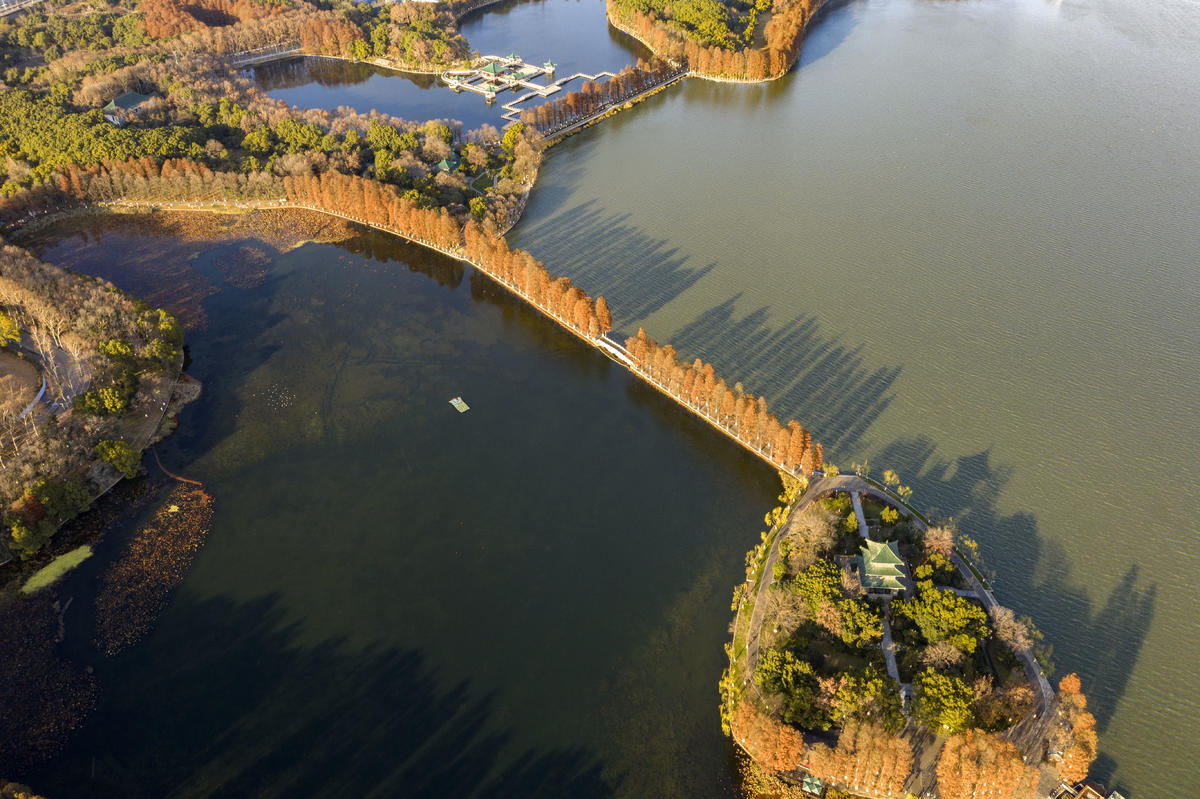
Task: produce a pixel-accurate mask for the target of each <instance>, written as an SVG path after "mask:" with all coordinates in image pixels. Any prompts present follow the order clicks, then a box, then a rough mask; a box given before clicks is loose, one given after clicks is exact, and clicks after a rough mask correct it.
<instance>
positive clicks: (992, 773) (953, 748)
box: [937, 730, 1038, 799]
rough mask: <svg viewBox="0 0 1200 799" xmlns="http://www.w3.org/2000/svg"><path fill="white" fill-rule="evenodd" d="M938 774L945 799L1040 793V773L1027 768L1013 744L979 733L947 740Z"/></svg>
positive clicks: (1023, 798) (1008, 798)
mask: <svg viewBox="0 0 1200 799" xmlns="http://www.w3.org/2000/svg"><path fill="white" fill-rule="evenodd" d="M937 775H938V793H939V794H940V795H941V796H942V798H943V799H971V798H972V797H976V796H992V797H996V799H1027V798H1028V797H1032V796H1033V795H1034V794H1035V793H1036V792H1037V783H1038V770H1037V769H1036V768H1034V767H1033V766H1029V765H1026V763H1025V762H1024V761H1023V760H1022V759H1021V753H1020V752H1018V751H1017V748H1016V747H1015V746H1013V744H1012V743H1011V742H1009V741H1006V740H1004V739H1002V738H1000V737H998V736H995V735H991V734H989V733H985V732H980V731H978V730H967V731H966V732H964V733H963V734H962V735H955V736H953V737H952V738H950V739H949V740H948V741H946V745H945V746H943V747H942V752H941V755H940V756H939V757H938V765H937Z"/></svg>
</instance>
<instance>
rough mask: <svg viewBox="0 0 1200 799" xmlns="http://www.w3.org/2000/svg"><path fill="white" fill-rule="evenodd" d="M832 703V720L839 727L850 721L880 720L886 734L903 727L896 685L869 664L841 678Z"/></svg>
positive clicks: (898, 692)
mask: <svg viewBox="0 0 1200 799" xmlns="http://www.w3.org/2000/svg"><path fill="white" fill-rule="evenodd" d="M843 676H844V679H843V680H842V684H841V685H840V686H839V687H838V690H837V693H836V694H835V696H834V700H833V720H834V722H835V723H837V724H838V725H839V726H842V725H844V724H845V723H846V722H847V721H849V720H850V719H855V718H858V719H863V720H874V721H881V722H882V723H883V726H884V727H885V728H886V729H887V730H888V731H889V732H899V730H900V729H901V728H902V727H903V726H904V716H903V713H902V706H901V702H900V684H899V683H898V682H896V681H895V680H893V679H892V678H891V677H889V676H888V675H887V674H883V673H881V672H880V671H879V669H878V668H876V667H875V666H873V665H869V666H867V667H866V668H865V669H864V670H862V671H860V672H851V673H849V674H845V675H843Z"/></svg>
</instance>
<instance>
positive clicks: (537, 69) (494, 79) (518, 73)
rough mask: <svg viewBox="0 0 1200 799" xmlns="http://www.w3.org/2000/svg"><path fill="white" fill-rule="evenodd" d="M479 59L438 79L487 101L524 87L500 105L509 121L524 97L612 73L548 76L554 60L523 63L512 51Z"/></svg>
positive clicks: (546, 94)
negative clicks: (469, 65) (475, 64)
mask: <svg viewBox="0 0 1200 799" xmlns="http://www.w3.org/2000/svg"><path fill="white" fill-rule="evenodd" d="M483 61H484V64H483V65H482V66H479V67H475V68H472V69H448V70H446V71H445V72H443V73H442V74H441V76H440V78H441V81H442V83H445V84H446V85H447V86H449V87H450V88H451V89H453V90H454V91H456V92H473V93H475V94H478V95H481V96H482V97H483V98H484V99H485V100H487V101H488V102H489V103H490V102H493V101H494V100H495V99H496V95H497V94H499V93H500V92H504V91H511V92H513V93H514V94H516V93H517V92H518V91H520V90H522V89H524V90H525V93H524V94H520V95H518V96H517V97H515V98H513V99H512V100H510V101H509V102H507V103H505V104H504V105H503V106H501V108H503V109H504V113H503V114H501V118H503V119H506V120H508V121H509V122H516V121H517V120H518V118H519V117H520V110H519V109H518V108H517V106H518V105H520V104H521V103H523V102H525V101H527V100H530V99H532V98H535V97H537V98H541V99H545V98H547V97H549V96H550V95H552V94H555V93H557V92H560V91H562V89H563V87H564V86H566V85H567V84H569V83H570V82H571V81H574V80H596V79H597V78H605V77H608V78H611V77H613V74H612V73H611V72H600V73H598V74H596V75H588V74H587V73H584V72H576V73H575V74H574V75H568V76H567V77H565V78H558V79H552V76H553V75H554V64H552V63H550V62H546V63H545V64H543V65H542V66H538V65H537V64H527V63H526V62H525V61H523V60H521V57H520V56H519V55H516V54H515V53H514V54H512V55H507V56H499V55H485V56H483ZM538 78H544V79H545V82H544V83H538V82H536V81H537V79H538Z"/></svg>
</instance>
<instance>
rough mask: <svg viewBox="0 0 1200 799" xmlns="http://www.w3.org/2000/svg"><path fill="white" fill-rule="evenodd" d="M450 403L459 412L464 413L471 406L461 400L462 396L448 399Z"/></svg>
mask: <svg viewBox="0 0 1200 799" xmlns="http://www.w3.org/2000/svg"><path fill="white" fill-rule="evenodd" d="M450 404H451V405H453V406H454V410H456V411H458V412H459V413H466V412H467V411H469V410H471V406H470V405H468V404H467V403H465V402H463V398H462V397H455V398H454V399H452V400H450Z"/></svg>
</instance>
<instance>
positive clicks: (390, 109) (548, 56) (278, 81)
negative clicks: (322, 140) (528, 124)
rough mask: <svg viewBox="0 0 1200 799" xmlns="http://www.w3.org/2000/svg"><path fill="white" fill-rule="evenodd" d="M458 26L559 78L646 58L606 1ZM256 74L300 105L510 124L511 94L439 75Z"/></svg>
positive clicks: (571, 1)
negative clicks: (609, 15)
mask: <svg viewBox="0 0 1200 799" xmlns="http://www.w3.org/2000/svg"><path fill="white" fill-rule="evenodd" d="M459 30H460V31H461V32H462V34H463V35H464V36H465V37H467V42H468V44H469V45H470V47H471V50H472V51H474V52H477V53H482V54H484V55H508V54H509V53H516V54H518V55H520V56H521V57H522V58H523V59H525V61H526V62H527V63H531V64H539V65H540V64H543V63H545V62H546V61H552V62H554V64H555V65H556V66H555V78H565V77H570V76H571V75H574V74H576V73H580V72H582V73H584V74H587V75H595V74H597V73H600V72H617V71H618V70H620V69H621V68H622V67H624V66H625V65H627V64H631V63H634V62H636V61H637V59H638V58H645V57H648V56H649V52H648V51H647V50H646V49H645V48H643V47H642V46H641V44H639V43H638V42H637V40H635V39H632V38H630V37H628V36H626V35H625V34H623V33H621V32H619V31H616V30H613V29H611V28H609V27H608V23H607V22H606V20H605V17H604V3H603V2H595V0H586V1H585V0H550V1H549V2H537V1H535V2H530V1H529V0H525V2H509V3H503V4H500V5H495V6H489V7H488V8H486V9H484V10H483V11H479V12H475V13H474V14H471V15H470V16H468V17H467V18H466V19H464V20H463V21H462V22H461V23H460V24H459ZM251 73H252V75H253V77H254V80H255V82H256V83H257V85H258V87H259V88H260V89H262V90H263V91H265V92H266V93H267V94H268V95H270V96H271V97H274V98H276V99H278V100H283V101H284V102H286V103H289V104H290V105H295V106H299V107H301V108H324V109H327V110H334V109H337V108H339V107H343V106H344V107H348V108H354V109H355V110H357V111H360V112H363V113H365V112H367V111H371V110H375V111H379V112H381V113H386V114H392V115H393V116H397V117H400V118H402V119H409V120H413V121H424V120H426V119H443V118H444V119H457V120H459V121H460V122H462V123H463V126H464V129H466V130H470V129H472V128H477V127H479V126H480V125H482V124H484V123H487V124H489V125H495V126H497V127H502V126H503V125H506V124H508V123H507V122H505V121H504V120H502V119H501V118H500V114H502V113H503V110H502V109H501V108H500V106H501V105H503V104H504V103H507V102H509V101H511V100H512V99H513V97H514V95H513V94H512V93H511V92H503V93H501V94H500V95H498V96H497V101H496V102H495V103H493V104H491V105H489V104H488V103H487V102H486V101H485V100H484V99H483V97H481V96H479V95H477V94H473V93H470V92H463V93H461V94H455V93H454V92H452V91H450V90H449V89H448V88H446V87H445V86H444V85H442V84H441V83H440V82H439V81H438V79H437V76H435V75H406V74H400V73H396V72H392V71H390V70H384V69H380V68H378V67H375V66H373V65H370V64H350V63H347V62H344V61H328V60H322V59H317V58H304V59H294V60H291V61H283V62H276V63H272V64H264V65H262V66H259V67H255V68H253V69H252V70H251ZM568 88H575V86H574V84H572V85H571V86H570V87H568ZM522 93H523V92H522ZM531 102H532V101H531Z"/></svg>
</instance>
